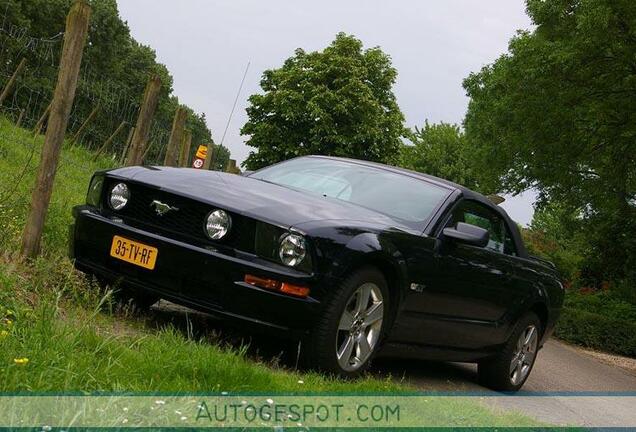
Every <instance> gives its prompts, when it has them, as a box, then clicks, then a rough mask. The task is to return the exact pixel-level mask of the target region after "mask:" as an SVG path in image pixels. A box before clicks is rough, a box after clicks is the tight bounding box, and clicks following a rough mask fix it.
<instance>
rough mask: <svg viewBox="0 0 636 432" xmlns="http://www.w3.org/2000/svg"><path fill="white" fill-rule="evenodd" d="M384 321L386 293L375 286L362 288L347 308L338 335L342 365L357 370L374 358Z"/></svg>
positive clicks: (350, 300)
mask: <svg viewBox="0 0 636 432" xmlns="http://www.w3.org/2000/svg"><path fill="white" fill-rule="evenodd" d="M383 318H384V298H383V296H382V291H380V288H379V287H378V286H377V285H375V284H374V283H371V282H368V283H365V284H363V285H362V286H360V287H359V288H358V289H357V290H356V291H355V292H354V293H353V294H352V295H351V296H350V297H349V300H348V302H347V305H346V306H345V309H344V311H343V312H342V316H341V317H340V322H339V324H338V332H337V334H336V356H337V358H338V364H340V367H342V369H344V370H346V371H354V370H356V369H358V368H359V367H360V366H361V365H363V364H364V363H365V362H366V361H367V360H368V359H369V357H370V356H371V353H372V352H373V350H374V349H375V346H376V345H377V343H378V339H379V338H380V332H381V330H382V322H383Z"/></svg>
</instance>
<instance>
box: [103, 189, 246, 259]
mask: <svg viewBox="0 0 636 432" xmlns="http://www.w3.org/2000/svg"><path fill="white" fill-rule="evenodd" d="M117 182H118V181H117V180H115V179H107V181H106V183H105V188H104V190H105V194H104V200H105V201H104V206H103V207H104V209H105V210H106V212H108V213H109V214H111V215H113V216H115V215H116V216H118V217H121V218H122V219H123V220H124V222H125V223H127V224H128V225H131V226H134V227H136V228H139V229H143V230H145V231H149V232H152V233H155V234H159V235H163V236H166V237H170V238H174V239H177V240H181V241H186V242H189V243H193V244H197V245H217V246H223V245H225V246H231V247H233V248H235V249H238V250H241V251H244V252H253V250H254V230H255V228H254V222H253V221H252V220H250V219H249V218H246V217H244V216H242V215H238V214H235V213H232V212H229V211H228V214H229V215H230V217H231V218H232V229H231V230H230V233H229V234H228V235H227V236H226V237H225V238H223V239H221V240H220V241H212V240H210V239H209V238H208V237H207V236H206V234H205V220H206V217H207V215H208V214H209V213H210V212H211V211H212V210H215V209H218V208H221V209H222V208H223V207H221V206H219V207H216V206H213V205H210V204H207V203H203V202H200V201H197V200H194V199H190V198H187V197H184V196H181V195H176V194H173V193H170V192H166V191H162V190H159V189H156V188H154V187H152V186H148V185H144V184H139V183H132V182H126V185H127V186H128V188H129V189H130V200H129V202H128V204H127V205H126V206H125V207H124V208H123V209H122V210H120V211H113V210H111V209H110V206H109V205H108V202H107V201H108V193H109V191H110V190H111V188H112V186H114V185H115V184H116V183H117ZM155 200H157V201H160V202H162V203H164V204H167V205H169V206H171V207H173V208H174V209H173V210H170V211H168V212H166V213H164V214H163V215H159V214H157V211H156V210H155V207H154V206H153V205H152V203H153V201H155Z"/></svg>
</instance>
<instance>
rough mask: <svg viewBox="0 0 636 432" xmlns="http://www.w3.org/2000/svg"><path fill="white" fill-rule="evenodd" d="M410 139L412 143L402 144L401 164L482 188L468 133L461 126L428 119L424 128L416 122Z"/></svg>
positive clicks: (470, 186)
mask: <svg viewBox="0 0 636 432" xmlns="http://www.w3.org/2000/svg"><path fill="white" fill-rule="evenodd" d="M408 139H409V140H410V141H411V142H412V145H404V146H402V151H401V152H400V160H399V164H400V166H403V167H404V168H408V169H412V170H414V171H419V172H422V173H425V174H430V175H434V176H437V177H441V178H444V179H446V180H450V181H453V182H455V183H459V184H461V185H463V186H466V187H468V188H471V189H479V184H478V182H477V178H476V176H475V174H474V173H473V170H472V166H471V160H470V155H469V153H468V151H467V150H468V148H467V143H466V137H465V135H464V133H463V132H462V130H461V129H460V128H459V126H457V125H454V124H448V123H439V124H429V122H428V121H426V122H425V124H424V127H423V128H421V129H420V128H418V127H417V126H416V127H415V130H414V131H411V132H410V133H409V134H408Z"/></svg>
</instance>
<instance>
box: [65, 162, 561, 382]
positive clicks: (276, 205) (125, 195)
mask: <svg viewBox="0 0 636 432" xmlns="http://www.w3.org/2000/svg"><path fill="white" fill-rule="evenodd" d="M73 213H74V217H75V223H74V225H73V226H72V227H71V247H70V249H71V255H72V257H73V258H74V259H75V266H76V267H77V268H78V269H80V270H81V271H83V272H86V273H89V274H93V275H95V276H96V277H97V278H98V279H100V280H102V281H106V282H110V283H116V286H118V287H119V288H120V289H121V293H124V294H125V295H126V296H127V298H130V299H133V300H134V301H135V302H136V303H137V304H138V305H139V306H144V305H145V306H149V305H151V304H152V303H154V302H156V301H157V300H158V299H159V298H165V299H168V300H170V301H173V302H176V303H180V304H183V305H187V306H190V307H192V308H197V309H200V310H203V311H207V312H210V313H212V314H214V315H217V316H220V317H224V318H227V319H232V320H238V321H240V322H242V323H246V324H250V325H256V326H259V327H261V328H267V329H269V330H271V331H274V332H277V333H280V334H284V335H286V336H291V337H294V338H297V339H299V340H301V341H302V343H301V347H302V352H303V356H304V358H305V359H306V360H307V362H308V364H309V365H310V366H311V367H314V368H318V369H321V370H324V371H328V372H331V373H334V374H336V375H339V376H355V375H357V374H359V373H361V372H362V371H364V370H365V368H366V367H368V365H369V362H370V361H371V359H372V358H373V357H374V356H375V355H376V354H377V353H378V352H381V353H382V354H386V355H391V356H409V357H417V358H428V359H438V360H448V361H461V362H477V363H478V364H479V378H480V381H481V382H482V383H483V384H484V385H487V386H490V387H492V388H495V389H500V390H517V389H519V388H520V387H521V386H522V385H523V383H524V382H525V380H526V379H527V377H528V375H529V373H530V371H531V370H532V366H533V364H534V362H535V359H536V356H537V353H538V351H539V349H540V348H541V346H542V345H543V343H544V342H545V341H546V340H547V339H548V337H549V336H550V335H551V333H552V330H553V328H554V324H555V321H556V319H557V317H558V315H559V310H560V308H561V304H562V301H563V288H562V285H561V284H560V282H559V280H558V279H557V277H556V274H555V270H554V268H553V267H552V266H551V265H550V263H547V262H544V261H541V260H539V259H536V258H533V257H531V256H529V255H528V252H527V251H526V249H525V247H524V245H523V242H522V240H521V237H520V234H519V230H518V228H517V226H516V225H515V224H514V223H513V222H512V221H511V220H510V218H509V217H508V216H507V215H506V213H505V212H504V211H503V210H502V209H501V208H499V207H497V206H496V205H494V204H493V203H491V202H490V201H489V200H488V199H487V198H485V197H483V196H482V195H480V194H477V193H475V192H472V191H470V190H468V189H466V188H464V187H462V186H459V185H457V184H454V183H450V182H448V181H445V180H442V179H438V178H435V177H431V176H426V175H423V174H420V173H415V172H411V171H407V170H403V169H399V168H394V167H389V166H384V165H380V164H374V163H368V162H362V161H357V160H348V159H339V158H330V157H321V156H311V157H302V158H297V159H293V160H290V161H287V162H283V163H280V164H277V165H273V166H270V167H267V168H264V169H262V170H260V171H256V172H254V173H251V174H249V175H245V176H238V175H234V174H225V173H220V172H214V171H202V170H194V169H185V168H166V167H127V168H120V169H115V170H111V171H106V172H98V173H96V174H95V175H94V177H93V179H92V180H91V183H90V187H89V190H88V197H87V202H86V205H82V206H78V207H75V208H74V211H73Z"/></svg>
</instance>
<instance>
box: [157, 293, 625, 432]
mask: <svg viewBox="0 0 636 432" xmlns="http://www.w3.org/2000/svg"><path fill="white" fill-rule="evenodd" d="M166 322H171V323H172V324H173V325H175V326H176V327H177V328H180V329H181V330H182V331H183V332H184V333H186V334H189V335H190V336H191V337H195V338H198V337H207V338H209V339H210V341H218V342H221V343H224V344H229V345H236V346H244V345H245V344H248V346H249V349H248V355H250V356H252V357H254V358H257V359H261V360H263V361H265V362H268V361H272V359H275V362H276V363H278V364H281V365H283V366H285V367H289V368H293V367H294V363H295V353H296V346H292V345H290V344H289V343H288V342H285V341H283V340H273V339H272V338H271V337H268V336H258V335H247V334H245V333H244V332H242V331H241V330H240V329H234V328H232V327H228V326H227V325H225V324H223V323H221V322H219V321H216V320H215V319H214V318H212V317H210V316H208V315H206V314H202V313H200V312H195V311H192V310H189V309H187V308H183V307H180V306H176V305H173V304H170V303H167V302H164V301H162V302H160V303H159V304H158V305H157V306H155V307H154V313H153V314H152V318H151V325H161V324H164V323H166ZM371 372H372V373H373V374H376V375H377V376H379V377H386V376H387V375H390V376H392V377H393V378H394V379H396V380H400V381H402V382H404V383H407V384H409V385H412V386H414V387H416V388H418V389H420V390H423V391H444V392H455V391H469V392H474V393H480V397H478V400H479V401H481V402H482V403H486V404H487V405H489V406H491V407H494V408H495V409H502V410H515V411H518V412H521V413H523V414H525V415H527V416H529V417H532V418H535V419H537V420H539V421H542V422H546V423H549V424H556V425H580V426H588V427H611V426H616V427H620V426H622V427H625V426H631V427H634V426H636V373H633V372H630V371H627V370H625V369H623V368H620V367H618V366H614V365H610V364H607V363H603V362H601V361H600V360H598V359H597V358H595V357H592V356H590V355H589V354H587V353H585V352H584V351H582V350H580V349H577V348H574V347H571V346H569V345H566V344H563V343H561V342H559V341H556V340H551V341H549V342H548V343H547V344H546V345H545V347H544V348H543V349H542V350H541V351H540V353H539V356H538V359H537V363H536V364H535V366H534V369H533V371H532V373H531V375H530V377H529V378H528V381H527V382H526V384H525V386H524V387H523V393H522V394H523V396H502V395H500V394H498V393H496V392H493V391H490V390H488V389H486V388H484V387H481V386H480V385H479V384H478V383H477V367H476V365H473V364H466V363H443V362H428V361H420V360H400V359H390V358H382V359H378V360H376V362H375V364H374V366H373V369H372V371H371ZM531 392H532V393H536V392H538V393H541V394H542V396H536V395H529V393H531ZM549 392H560V393H558V394H557V395H549V394H546V393H549ZM573 392H578V393H573ZM581 392H582V393H581ZM618 392H622V394H621V395H614V394H613V393H618ZM625 392H632V394H633V395H630V396H627V395H625Z"/></svg>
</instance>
